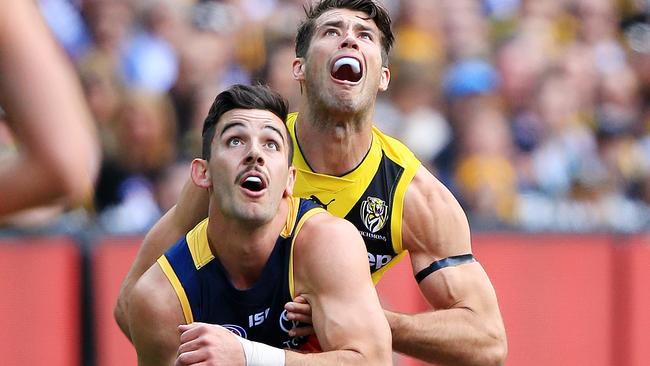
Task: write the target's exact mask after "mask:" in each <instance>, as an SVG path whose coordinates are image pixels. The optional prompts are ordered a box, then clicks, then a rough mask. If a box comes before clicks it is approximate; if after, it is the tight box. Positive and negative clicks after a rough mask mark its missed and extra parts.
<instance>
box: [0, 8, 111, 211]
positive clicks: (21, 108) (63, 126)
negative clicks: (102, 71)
mask: <svg viewBox="0 0 650 366" xmlns="http://www.w3.org/2000/svg"><path fill="white" fill-rule="evenodd" d="M0 4H2V9H3V10H2V12H0V50H1V51H0V105H1V106H2V108H3V109H4V110H5V112H6V118H7V121H8V123H9V127H10V128H11V130H12V133H13V135H14V136H15V138H16V140H17V141H18V143H19V144H20V149H19V152H18V153H17V154H16V155H15V156H13V157H11V158H9V159H8V160H3V162H2V164H0V202H2V204H0V218H2V217H4V216H6V215H8V214H11V213H15V212H17V211H19V210H23V209H27V208H32V207H36V206H40V205H46V204H53V203H57V204H63V205H66V206H73V205H76V204H79V203H81V202H82V201H84V200H85V199H88V198H89V197H92V188H93V184H94V181H95V178H96V176H97V171H98V168H99V160H100V152H99V143H98V141H97V138H96V135H95V130H94V125H93V122H92V117H91V115H90V112H89V110H88V107H87V106H86V104H85V101H84V97H83V93H82V91H81V87H80V84H79V81H78V80H77V79H76V76H75V74H74V71H73V69H72V66H71V65H70V63H69V62H68V61H67V60H66V58H65V55H64V54H63V52H62V50H61V49H60V48H59V47H58V45H57V44H56V42H55V40H54V39H53V38H52V36H51V34H50V31H49V29H48V28H47V26H46V25H45V23H44V21H43V19H42V17H41V16H40V14H39V11H38V9H37V7H36V5H35V3H34V2H33V1H4V0H3V1H0ZM43 60H46V62H44V61H43ZM54 85H55V86H56V87H52V86H54ZM44 86H45V87H44Z"/></svg>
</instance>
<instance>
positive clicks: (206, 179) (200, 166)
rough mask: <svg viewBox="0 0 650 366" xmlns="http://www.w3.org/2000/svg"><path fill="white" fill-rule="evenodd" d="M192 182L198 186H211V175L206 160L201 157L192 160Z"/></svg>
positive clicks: (206, 187)
mask: <svg viewBox="0 0 650 366" xmlns="http://www.w3.org/2000/svg"><path fill="white" fill-rule="evenodd" d="M191 168H192V170H191V173H190V174H191V176H192V182H194V184H195V185H196V186H197V187H199V188H205V189H208V188H211V187H212V177H211V176H210V171H209V170H208V161H207V160H203V159H194V160H192V167H191Z"/></svg>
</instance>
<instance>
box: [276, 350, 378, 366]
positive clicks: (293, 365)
mask: <svg viewBox="0 0 650 366" xmlns="http://www.w3.org/2000/svg"><path fill="white" fill-rule="evenodd" d="M388 364H390V363H382V362H380V361H378V360H376V359H372V358H370V357H367V356H364V355H363V354H362V353H360V352H356V351H351V350H337V351H329V352H322V353H299V352H293V351H286V363H285V366H320V365H337V366H338V365H343V366H345V365H354V366H359V365H388Z"/></svg>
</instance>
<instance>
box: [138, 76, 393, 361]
mask: <svg viewBox="0 0 650 366" xmlns="http://www.w3.org/2000/svg"><path fill="white" fill-rule="evenodd" d="M286 116H287V112H286V105H285V104H284V102H283V100H282V98H281V97H280V96H279V95H277V94H275V93H273V92H271V91H270V90H269V89H267V88H265V87H261V86H257V87H251V86H243V85H236V86H233V87H231V88H229V89H228V90H226V91H224V92H222V93H220V94H219V95H218V96H217V98H216V99H215V102H214V103H213V105H212V108H211V109H210V112H209V114H208V117H207V118H206V120H205V125H204V128H203V159H194V161H192V172H191V178H192V181H193V183H194V184H195V185H197V186H198V187H200V188H202V189H205V190H207V191H208V192H209V214H208V218H207V219H205V220H204V221H202V222H201V223H199V224H198V225H197V226H196V227H195V228H194V229H193V230H191V231H190V232H189V233H188V234H187V235H186V236H185V237H183V238H182V239H181V240H179V241H178V242H177V243H176V245H174V246H172V247H171V248H170V249H169V250H168V251H167V252H166V253H165V254H164V255H162V256H161V257H160V258H159V259H158V261H157V263H155V264H154V265H153V266H151V268H150V269H149V270H148V271H147V272H145V274H144V275H143V276H142V277H141V278H140V279H139V280H138V282H137V283H136V285H135V287H134V288H133V292H132V296H131V301H130V307H129V313H128V318H129V331H130V335H131V339H132V341H133V344H134V346H135V348H136V351H137V354H138V364H139V365H157V366H158V365H174V364H175V362H177V364H180V365H186V364H195V363H201V362H213V363H215V364H218V365H247V366H261V365H264V366H284V365H285V364H286V365H287V366H289V365H298V364H300V365H305V364H309V365H353V364H354V365H359V364H363V365H389V364H390V363H391V358H392V355H391V345H390V329H389V327H388V322H387V321H386V318H385V317H384V315H383V311H382V309H381V306H380V304H379V299H378V298H377V293H376V292H375V289H374V286H373V284H372V281H371V278H370V272H369V271H368V266H367V265H366V253H365V250H364V245H363V240H362V238H361V236H360V235H359V234H358V232H357V231H356V229H355V228H354V226H353V225H351V224H350V223H349V222H347V221H346V220H343V219H340V218H338V217H335V216H333V215H331V214H329V213H327V212H326V211H325V210H324V209H323V208H322V207H321V206H320V205H319V204H317V203H315V202H313V201H311V200H306V199H299V198H294V197H293V196H292V189H293V185H294V180H295V173H296V172H295V169H294V168H293V166H291V151H292V145H291V144H292V143H291V138H290V136H289V133H288V131H287V129H286V126H285V124H284V120H285V119H286ZM298 294H300V295H301V296H302V297H303V298H305V299H306V300H307V301H308V302H309V304H310V305H311V309H312V321H313V329H314V331H315V333H316V335H317V336H318V339H319V341H320V345H321V346H322V350H323V352H319V353H312V354H307V353H299V352H291V351H289V350H287V351H285V350H284V349H290V348H299V347H300V346H301V345H302V344H304V343H305V342H306V338H305V337H293V336H291V335H290V334H289V331H290V330H291V329H292V328H293V327H294V325H295V324H293V322H292V321H291V320H290V319H288V317H287V314H286V310H285V309H284V305H285V304H286V303H287V302H289V301H291V299H292V298H294V297H295V296H296V295H298ZM195 322H202V323H210V324H209V325H208V324H196V323H195ZM185 324H189V326H187V327H184V328H181V330H182V334H179V329H178V327H179V325H185ZM214 324H217V325H219V326H216V325H214ZM206 327H207V329H209V330H210V332H208V333H209V335H210V336H209V337H207V339H208V342H210V343H206V342H204V341H197V339H198V338H200V335H201V334H202V332H203V331H205V329H206ZM233 333H234V334H233ZM213 348H218V349H219V352H210V350H211V349H213ZM177 357H178V359H177Z"/></svg>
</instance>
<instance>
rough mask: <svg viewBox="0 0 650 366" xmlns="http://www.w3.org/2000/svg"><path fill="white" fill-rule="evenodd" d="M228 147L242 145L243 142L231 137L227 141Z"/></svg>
mask: <svg viewBox="0 0 650 366" xmlns="http://www.w3.org/2000/svg"><path fill="white" fill-rule="evenodd" d="M227 143H228V146H232V147H235V146H239V145H241V144H242V143H243V141H242V140H241V139H240V138H239V137H231V138H229V139H228V142H227Z"/></svg>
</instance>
